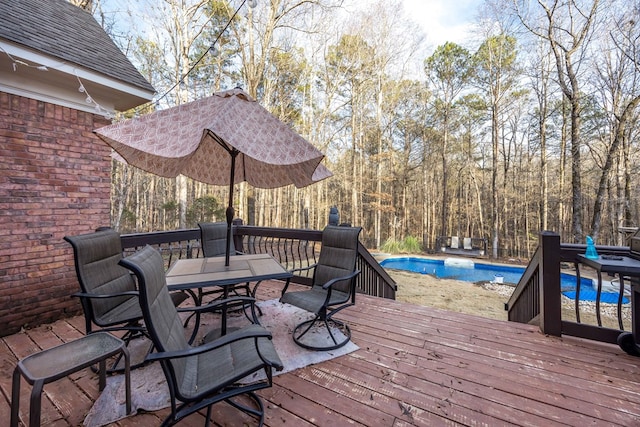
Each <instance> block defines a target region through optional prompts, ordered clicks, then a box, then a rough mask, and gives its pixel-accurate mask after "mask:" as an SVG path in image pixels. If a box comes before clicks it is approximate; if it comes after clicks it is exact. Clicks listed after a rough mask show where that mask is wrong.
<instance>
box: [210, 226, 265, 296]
mask: <svg viewBox="0 0 640 427" xmlns="http://www.w3.org/2000/svg"><path fill="white" fill-rule="evenodd" d="M198 227H200V242H201V245H202V254H203V255H204V256H205V257H207V258H209V257H220V256H225V254H226V251H227V223H226V222H201V223H198ZM230 245H231V246H230V253H231V255H241V254H242V252H238V251H236V248H235V245H234V244H233V240H231V243H230ZM227 291H228V293H233V294H235V295H245V296H252V295H251V289H250V288H249V283H238V284H237V285H233V286H228V287H227ZM210 294H217V295H218V297H217V298H222V294H223V290H222V289H214V290H208V291H206V292H205V291H203V290H202V288H200V289H198V297H199V298H200V300H202V297H203V296H205V295H210Z"/></svg>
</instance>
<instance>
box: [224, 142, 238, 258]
mask: <svg viewBox="0 0 640 427" xmlns="http://www.w3.org/2000/svg"><path fill="white" fill-rule="evenodd" d="M238 153H239V151H237V150H235V149H234V150H231V151H230V152H229V154H230V155H231V172H230V173H231V177H230V180H229V205H228V206H227V212H226V214H227V250H226V251H225V254H224V265H225V267H228V266H229V255H230V252H231V239H232V237H233V236H232V235H231V224H232V222H233V216H234V215H235V212H234V210H233V181H234V179H235V173H236V156H237V155H238Z"/></svg>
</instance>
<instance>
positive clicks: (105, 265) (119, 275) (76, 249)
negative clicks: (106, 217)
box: [64, 228, 187, 371]
mask: <svg viewBox="0 0 640 427" xmlns="http://www.w3.org/2000/svg"><path fill="white" fill-rule="evenodd" d="M64 240H66V241H67V242H69V243H70V244H71V246H72V247H73V259H74V264H75V269H76V275H77V277H78V282H79V284H80V289H81V292H76V293H74V294H73V295H72V296H73V297H78V298H80V303H81V305H82V310H83V312H84V319H85V329H86V333H87V335H88V334H90V333H92V332H95V330H94V325H95V326H97V327H98V328H97V330H102V331H108V332H116V331H124V332H125V334H124V336H123V337H122V339H123V340H124V341H125V342H126V343H127V345H129V342H130V341H131V340H132V339H134V338H138V337H142V336H145V335H146V329H145V327H144V325H143V324H142V311H141V310H140V303H139V302H138V288H137V285H136V280H135V277H134V276H133V275H132V274H131V272H130V271H129V270H127V269H126V268H124V267H122V266H121V265H119V264H118V262H119V261H120V260H121V259H122V243H121V241H120V234H119V233H117V232H116V231H114V230H112V229H108V228H104V229H100V230H99V231H96V232H94V233H88V234H82V235H78V236H65V237H64ZM162 271H163V272H164V267H163V268H162ZM186 298H187V295H186V294H185V293H184V292H175V293H172V294H171V299H172V302H173V304H175V305H176V306H177V305H179V304H180V303H182V302H183V301H184V300H185V299H186ZM117 362H118V361H116V362H115V363H114V366H113V367H111V368H110V369H109V370H110V371H114V370H119V369H116V368H115V366H116V365H117ZM143 364H144V361H142V362H140V363H134V365H133V366H132V367H138V366H141V365H143Z"/></svg>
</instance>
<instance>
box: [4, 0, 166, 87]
mask: <svg viewBox="0 0 640 427" xmlns="http://www.w3.org/2000/svg"><path fill="white" fill-rule="evenodd" d="M0 39H5V40H7V41H10V42H13V43H15V44H18V45H21V46H23V47H25V48H27V49H31V50H34V51H37V52H39V53H41V54H44V55H48V56H52V57H55V58H59V59H62V60H64V61H65V63H72V64H73V65H75V66H78V67H81V68H84V69H89V70H92V71H94V72H97V73H99V74H102V75H105V76H108V77H110V78H112V79H115V80H118V81H120V82H124V83H126V84H128V85H132V86H134V87H136V88H138V89H140V90H143V91H145V92H151V93H153V92H155V89H154V88H153V86H151V84H150V83H149V82H148V81H147V80H146V79H145V78H144V77H143V76H142V75H141V74H140V72H139V71H138V70H137V69H136V68H135V67H134V66H133V64H131V62H130V61H129V59H127V57H126V56H125V55H124V54H123V53H122V51H120V49H119V48H118V47H117V46H116V45H115V43H114V42H113V40H111V38H110V37H109V35H108V34H107V33H106V32H105V31H104V30H103V29H102V27H101V26H100V25H99V24H98V22H97V21H96V20H95V19H94V18H93V16H91V14H89V13H87V12H85V11H84V10H82V9H81V8H79V7H76V6H74V5H72V4H71V3H69V2H67V1H66V0H12V1H0ZM1 53H2V52H0V54H1Z"/></svg>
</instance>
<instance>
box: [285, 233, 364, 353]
mask: <svg viewBox="0 0 640 427" xmlns="http://www.w3.org/2000/svg"><path fill="white" fill-rule="evenodd" d="M360 230H361V228H360V227H344V226H338V227H336V226H330V225H329V226H327V227H325V229H324V230H323V231H322V247H321V249H320V257H319V259H318V263H317V264H314V265H311V266H309V267H305V268H300V269H296V270H292V273H294V274H295V272H296V271H304V270H309V269H311V268H314V272H313V281H312V287H311V289H309V290H304V291H296V292H287V288H288V287H289V280H287V283H286V285H285V287H284V289H283V290H282V297H281V298H280V302H283V303H289V304H291V305H295V306H296V307H300V308H302V309H304V310H307V311H310V312H312V313H314V314H315V316H314V317H313V318H312V319H310V320H307V321H304V322H302V323H300V324H299V325H297V326H296V327H295V329H294V331H293V340H294V341H295V342H296V344H298V345H299V346H301V347H304V348H307V349H310V350H333V349H336V348H340V347H342V346H344V345H346V344H347V343H348V342H349V340H350V339H351V330H350V328H349V325H347V324H346V323H344V322H341V321H339V320H336V319H334V318H333V316H334V315H335V314H336V313H338V312H339V311H341V310H343V309H345V308H347V307H350V306H352V305H354V304H355V303H356V277H357V275H358V274H359V273H360V271H359V270H356V259H357V257H358V235H359V234H360ZM322 335H325V337H323V338H322ZM317 338H322V339H317Z"/></svg>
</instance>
